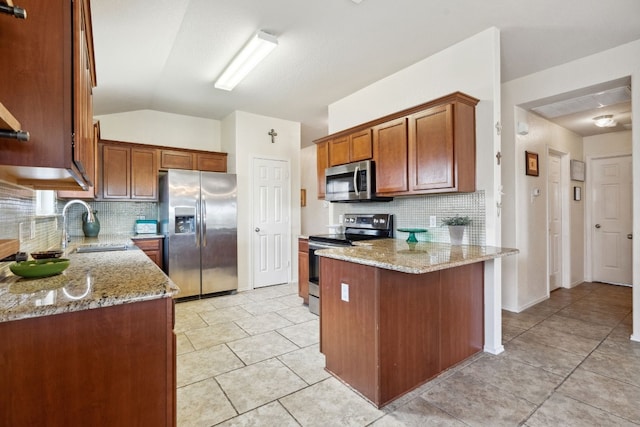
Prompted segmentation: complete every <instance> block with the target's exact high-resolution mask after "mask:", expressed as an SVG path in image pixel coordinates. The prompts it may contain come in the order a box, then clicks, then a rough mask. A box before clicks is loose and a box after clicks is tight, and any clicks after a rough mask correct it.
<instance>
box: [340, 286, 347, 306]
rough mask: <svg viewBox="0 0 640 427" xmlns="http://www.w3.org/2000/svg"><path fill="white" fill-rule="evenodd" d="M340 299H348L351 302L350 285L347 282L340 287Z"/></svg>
mask: <svg viewBox="0 0 640 427" xmlns="http://www.w3.org/2000/svg"><path fill="white" fill-rule="evenodd" d="M340 291H341V292H340V299H341V300H342V301H346V302H349V285H348V284H346V283H343V284H342V285H341V287H340Z"/></svg>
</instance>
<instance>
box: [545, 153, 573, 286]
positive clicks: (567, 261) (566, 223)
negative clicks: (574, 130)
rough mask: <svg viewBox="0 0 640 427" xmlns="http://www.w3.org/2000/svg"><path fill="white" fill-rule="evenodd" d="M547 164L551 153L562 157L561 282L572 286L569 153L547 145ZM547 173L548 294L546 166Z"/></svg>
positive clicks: (548, 195)
mask: <svg viewBox="0 0 640 427" xmlns="http://www.w3.org/2000/svg"><path fill="white" fill-rule="evenodd" d="M546 154H547V156H546V157H547V158H546V162H547V165H548V164H549V157H550V156H551V155H554V156H557V157H559V158H560V188H561V189H562V190H563V191H562V200H561V202H560V203H561V206H562V215H561V222H562V249H561V251H562V278H561V281H560V282H561V283H560V288H570V287H571V215H570V209H571V204H570V200H569V187H570V183H571V181H570V180H569V157H570V156H569V153H566V152H564V151H559V150H556V149H553V148H551V147H549V146H548V145H547V153H546ZM545 170H546V173H545V188H546V194H547V197H546V207H545V208H546V210H545V224H546V233H545V234H546V242H547V243H546V251H547V256H546V264H547V275H546V277H547V280H546V281H547V296H548V295H549V294H550V293H551V291H550V290H549V289H550V287H551V286H550V285H551V283H550V281H549V275H550V273H551V265H550V264H549V244H550V243H551V242H550V238H549V197H550V194H549V169H548V168H546V169H545Z"/></svg>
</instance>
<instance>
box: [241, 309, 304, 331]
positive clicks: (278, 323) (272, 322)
mask: <svg viewBox="0 0 640 427" xmlns="http://www.w3.org/2000/svg"><path fill="white" fill-rule="evenodd" d="M236 324H237V325H238V326H240V327H241V328H242V329H243V330H244V331H246V332H247V333H248V334H249V335H258V334H264V333H265V332H269V331H274V330H276V329H279V328H284V327H287V326H291V325H293V323H291V322H289V321H288V320H287V319H285V318H284V317H282V316H280V315H278V314H276V313H266V314H261V315H259V316H254V317H250V318H246V319H240V320H237V321H236Z"/></svg>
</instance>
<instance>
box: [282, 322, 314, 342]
mask: <svg viewBox="0 0 640 427" xmlns="http://www.w3.org/2000/svg"><path fill="white" fill-rule="evenodd" d="M278 332H279V333H280V334H282V335H284V336H285V337H287V338H288V339H290V340H291V341H293V342H294V343H296V344H297V345H298V346H299V347H308V346H310V345H313V344H317V343H318V342H320V321H319V320H318V318H317V317H316V319H314V320H310V321H308V322H305V323H299V324H297V325H293V326H287V327H285V328H280V329H278Z"/></svg>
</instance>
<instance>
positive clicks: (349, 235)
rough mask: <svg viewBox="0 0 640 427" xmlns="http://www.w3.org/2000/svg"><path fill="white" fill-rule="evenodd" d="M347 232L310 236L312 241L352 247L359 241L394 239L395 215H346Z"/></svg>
mask: <svg viewBox="0 0 640 427" xmlns="http://www.w3.org/2000/svg"><path fill="white" fill-rule="evenodd" d="M344 223H345V226H346V228H345V232H344V233H342V234H337V233H334V234H319V235H313V236H309V240H310V241H316V242H324V243H334V244H342V245H345V246H348V245H351V242H355V241H359V240H372V239H384V238H389V237H393V215H391V214H345V216H344Z"/></svg>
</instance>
